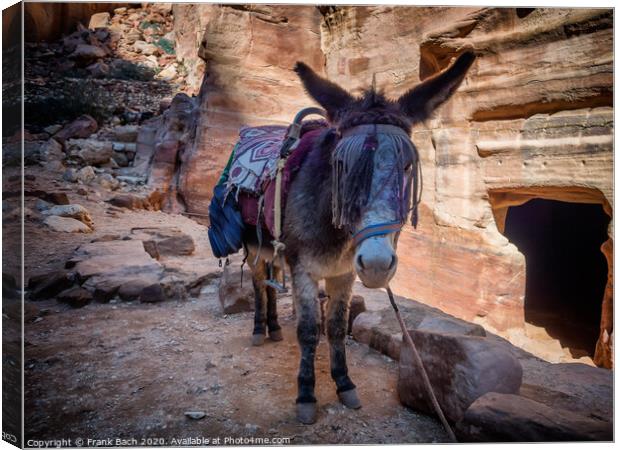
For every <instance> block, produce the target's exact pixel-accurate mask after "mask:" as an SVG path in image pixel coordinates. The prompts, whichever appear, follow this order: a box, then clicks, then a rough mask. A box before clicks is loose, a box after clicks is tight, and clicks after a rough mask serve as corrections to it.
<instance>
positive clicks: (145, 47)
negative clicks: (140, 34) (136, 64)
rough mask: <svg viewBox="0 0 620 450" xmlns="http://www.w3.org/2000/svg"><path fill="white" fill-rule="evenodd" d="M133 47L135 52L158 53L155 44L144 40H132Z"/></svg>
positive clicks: (148, 54) (144, 53)
mask: <svg viewBox="0 0 620 450" xmlns="http://www.w3.org/2000/svg"><path fill="white" fill-rule="evenodd" d="M133 49H134V51H135V52H136V53H141V54H143V55H145V56H150V55H155V54H158V53H159V48H158V47H157V46H156V45H153V44H149V43H147V42H144V41H136V42H134V44H133Z"/></svg>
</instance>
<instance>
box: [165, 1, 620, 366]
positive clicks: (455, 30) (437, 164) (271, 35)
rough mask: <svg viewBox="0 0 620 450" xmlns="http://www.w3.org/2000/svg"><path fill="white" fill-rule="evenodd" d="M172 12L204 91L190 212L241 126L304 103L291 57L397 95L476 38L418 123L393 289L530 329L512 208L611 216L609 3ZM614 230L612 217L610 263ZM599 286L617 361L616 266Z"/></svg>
mask: <svg viewBox="0 0 620 450" xmlns="http://www.w3.org/2000/svg"><path fill="white" fill-rule="evenodd" d="M174 13H175V32H176V35H177V52H178V53H177V56H178V58H180V59H181V60H183V63H184V65H185V67H186V68H187V69H188V73H189V75H188V79H190V80H191V79H193V80H194V81H193V83H194V90H195V92H198V93H199V96H198V108H197V110H196V114H198V118H197V120H196V126H195V129H194V130H193V131H192V133H193V134H192V136H193V137H192V138H191V139H189V141H188V143H187V145H186V148H185V151H184V153H183V158H182V163H181V164H180V166H179V169H178V170H179V171H180V172H179V176H178V178H177V179H178V187H177V189H176V192H177V196H178V197H179V199H181V200H182V202H181V203H183V204H184V205H185V207H186V208H187V210H188V211H189V212H196V213H204V212H205V211H206V210H207V206H208V202H209V199H210V195H211V190H212V188H213V185H214V184H215V182H216V181H217V179H218V177H219V175H220V173H221V170H222V168H223V167H224V165H225V164H226V161H227V158H228V156H229V154H230V150H231V148H232V145H233V144H234V142H235V141H236V137H237V133H238V129H239V127H240V126H242V125H245V124H252V125H260V124H264V123H287V122H288V121H290V119H291V117H292V115H293V114H294V113H295V112H296V111H297V110H298V109H300V108H301V107H304V106H307V105H309V104H310V100H309V99H308V98H307V96H306V95H305V94H304V93H303V90H302V88H301V86H300V84H299V82H298V80H297V78H296V76H295V74H294V73H293V72H292V71H291V69H292V67H293V65H294V63H295V61H296V60H304V61H306V62H307V63H309V64H310V65H311V66H313V67H314V68H315V69H317V70H319V71H321V69H322V70H323V73H325V74H326V75H327V76H328V77H329V78H330V79H332V80H334V81H336V82H338V83H340V84H341V85H343V86H344V87H347V88H348V89H350V90H352V91H353V92H355V91H356V90H358V89H360V88H363V87H367V86H368V85H369V84H370V83H371V81H372V79H373V75H374V77H375V79H376V84H377V86H378V87H379V88H381V89H384V90H385V91H386V93H387V94H389V95H393V96H395V97H396V96H398V95H400V94H401V93H403V92H404V91H406V90H407V89H408V88H410V87H412V86H413V85H415V84H416V83H418V82H419V81H421V80H423V79H425V78H426V77H428V76H430V75H432V74H433V73H435V72H437V71H439V70H441V69H442V68H444V67H446V66H447V65H448V64H449V62H450V60H451V58H452V57H453V56H455V55H457V54H458V53H459V52H460V51H462V49H463V48H464V47H473V48H474V49H475V50H476V52H477V54H478V55H479V57H478V59H477V60H476V62H475V63H474V65H473V67H472V68H471V70H470V72H469V74H468V76H467V78H466V79H465V81H464V83H463V85H462V86H461V88H460V89H459V91H458V92H457V93H456V94H455V96H454V97H453V99H452V100H451V101H450V102H449V103H448V104H446V105H445V106H443V107H442V108H441V109H440V111H439V112H438V114H437V115H436V116H435V117H434V118H433V119H432V120H430V121H428V123H426V124H424V125H420V126H417V127H416V128H415V130H414V132H413V135H412V138H413V141H414V142H415V144H416V146H417V147H418V149H419V151H420V154H421V158H422V162H423V174H424V191H423V197H422V198H423V203H422V205H421V208H420V213H421V220H420V225H419V227H418V229H417V230H415V231H414V230H412V229H410V228H409V227H407V228H406V229H405V230H404V232H403V233H402V237H401V239H400V242H399V257H400V261H401V264H400V267H399V271H398V274H397V276H396V279H395V280H394V282H393V288H394V289H395V290H396V291H397V292H399V293H400V294H403V295H407V296H410V297H413V298H416V299H419V300H421V301H423V302H425V303H428V304H430V305H433V306H437V307H439V308H441V309H442V310H444V311H446V312H448V313H451V314H454V315H456V316H458V317H461V318H463V319H466V320H470V321H475V322H478V323H481V324H483V325H485V326H486V327H488V328H489V329H490V330H492V331H496V332H498V333H500V334H502V335H504V336H506V337H510V336H511V335H512V333H514V332H515V330H521V331H522V330H523V329H524V327H525V318H524V294H525V258H524V255H523V254H522V253H521V252H520V251H519V250H518V248H517V247H516V246H515V245H513V244H511V243H510V242H509V241H508V239H507V238H506V237H505V236H504V235H503V234H502V231H503V227H504V221H505V217H506V212H507V211H508V207H510V206H515V205H520V204H522V203H524V202H526V201H528V200H530V199H532V198H546V199H555V200H564V201H571V202H589V203H600V204H601V205H603V208H604V209H605V211H606V212H607V213H608V214H609V215H610V216H611V215H612V211H611V206H610V205H613V189H612V186H613V185H612V167H613V164H612V161H613V154H612V145H613V110H612V86H613V73H612V69H613V51H612V36H613V28H612V23H613V12H612V11H611V10H604V9H596V10H594V9H556V8H549V9H545V8H542V9H533V8H516V9H515V8H475V7H466V8H444V7H433V8H430V7H387V6H380V7H351V6H343V7H331V6H320V7H318V8H315V7H312V6H284V5H282V6H268V5H259V6H215V5H183V4H178V5H175V6H174ZM203 74H204V77H203ZM199 80H202V81H201V83H200V85H199ZM612 234H613V222H612V223H611V224H610V226H609V236H610V240H609V241H607V242H606V243H605V245H603V248H602V251H603V252H604V254H605V256H606V257H607V259H608V261H611V255H612V249H613V243H612V241H611V236H612ZM609 265H610V266H611V264H609ZM605 292H606V293H605V299H600V301H601V303H602V304H603V316H602V321H601V337H600V339H599V343H598V345H597V354H596V356H595V358H594V359H595V361H596V362H597V364H599V365H605V366H610V365H611V348H612V341H613V339H612V338H611V336H613V319H612V316H613V314H612V309H613V308H612V298H613V278H612V272H611V271H610V272H609V277H608V284H607V289H606V291H605Z"/></svg>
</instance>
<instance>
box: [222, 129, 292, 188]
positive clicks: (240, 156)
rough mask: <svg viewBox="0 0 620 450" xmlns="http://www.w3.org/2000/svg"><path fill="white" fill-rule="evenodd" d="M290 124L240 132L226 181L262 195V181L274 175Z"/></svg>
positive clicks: (231, 186) (230, 186)
mask: <svg viewBox="0 0 620 450" xmlns="http://www.w3.org/2000/svg"><path fill="white" fill-rule="evenodd" d="M286 131H287V127H285V126H278V125H267V126H262V127H244V128H242V129H241V131H240V132H239V142H238V143H237V145H236V146H235V156H234V160H233V162H232V165H231V166H230V172H229V176H228V181H227V187H228V188H229V189H238V190H239V191H241V192H248V193H250V194H255V195H259V194H260V193H261V192H262V186H263V183H264V182H265V181H267V180H269V179H272V178H273V177H275V174H276V165H277V163H278V157H279V156H280V148H281V147H282V142H283V141H284V137H285V135H286Z"/></svg>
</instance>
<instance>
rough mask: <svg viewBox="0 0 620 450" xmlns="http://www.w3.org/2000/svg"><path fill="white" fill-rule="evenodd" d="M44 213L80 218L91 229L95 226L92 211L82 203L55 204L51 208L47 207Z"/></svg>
mask: <svg viewBox="0 0 620 450" xmlns="http://www.w3.org/2000/svg"><path fill="white" fill-rule="evenodd" d="M43 214H44V215H46V216H60V217H71V218H73V219H76V220H79V221H80V222H82V223H84V224H85V225H87V226H88V227H89V228H91V229H94V227H95V224H94V222H93V219H92V217H91V216H90V213H89V212H88V210H87V209H86V208H84V207H83V206H82V205H77V204H74V205H55V206H52V207H51V208H48V209H45V210H44V211H43Z"/></svg>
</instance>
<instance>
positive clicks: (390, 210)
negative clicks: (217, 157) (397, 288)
mask: <svg viewBox="0 0 620 450" xmlns="http://www.w3.org/2000/svg"><path fill="white" fill-rule="evenodd" d="M474 58H475V56H474V54H473V53H472V52H469V51H468V52H465V53H463V54H461V55H460V56H459V57H458V58H457V60H456V61H455V62H454V64H452V66H450V67H449V68H448V69H446V70H445V71H443V72H441V73H439V74H437V75H435V76H434V77H432V78H429V79H427V80H425V81H424V82H422V83H420V84H419V85H417V86H415V87H414V88H412V89H411V90H409V91H408V92H406V93H405V94H404V95H402V96H401V97H400V98H399V99H397V100H391V99H387V98H386V97H385V96H384V95H383V94H381V93H379V92H376V90H375V89H374V86H373V88H371V89H369V90H368V91H366V92H365V93H364V94H363V95H362V96H361V97H354V96H352V95H351V94H349V93H348V92H347V91H345V90H344V89H342V88H341V87H340V86H338V85H337V84H335V83H332V82H330V81H328V80H326V79H324V78H321V77H319V76H318V75H317V74H316V73H314V72H313V71H312V69H310V68H309V67H308V66H306V65H305V64H303V63H300V62H298V63H297V65H296V66H295V71H296V72H297V74H298V75H299V77H300V78H301V81H302V82H303V84H304V87H305V89H306V91H307V92H308V94H309V95H310V96H311V97H312V98H313V99H314V100H316V101H317V102H318V103H319V104H320V105H321V106H322V107H323V108H324V109H325V111H326V112H327V116H328V120H329V121H330V123H331V125H332V127H333V128H334V129H335V143H334V149H333V151H332V158H331V161H332V213H333V214H332V220H333V224H334V225H335V226H336V227H337V228H344V229H346V230H347V231H348V232H350V233H351V235H352V237H353V242H354V244H355V245H356V252H355V260H354V264H355V269H356V271H357V274H358V276H359V277H360V279H361V280H362V282H363V283H364V285H365V286H367V287H370V288H377V287H384V286H386V285H387V284H388V282H389V281H390V280H391V279H392V277H393V276H394V274H395V273H396V267H397V262H398V260H397V257H396V242H397V238H398V233H399V232H400V229H401V227H402V225H403V224H404V223H405V221H406V219H407V216H408V215H409V213H410V212H411V210H412V209H413V212H412V221H413V223H414V225H415V224H416V221H417V213H416V206H417V203H418V190H417V181H418V177H417V174H418V164H419V160H418V157H417V152H416V150H415V147H414V146H413V143H412V142H411V140H410V138H409V134H410V132H411V127H412V126H413V125H414V124H415V123H417V122H421V121H424V120H426V119H427V118H429V117H430V116H431V114H432V113H433V111H434V110H435V109H436V108H437V107H438V106H439V105H441V104H442V103H443V102H445V101H446V100H448V98H450V96H451V95H452V94H453V93H454V91H455V90H456V89H457V88H458V86H459V85H460V84H461V81H463V78H464V77H465V74H466V72H467V70H468V69H469V67H470V66H471V64H472V63H473V61H474Z"/></svg>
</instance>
